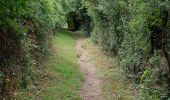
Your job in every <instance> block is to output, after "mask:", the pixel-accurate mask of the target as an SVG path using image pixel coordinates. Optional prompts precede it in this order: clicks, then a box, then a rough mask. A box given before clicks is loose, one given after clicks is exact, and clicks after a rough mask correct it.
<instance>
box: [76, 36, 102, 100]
mask: <svg viewBox="0 0 170 100" xmlns="http://www.w3.org/2000/svg"><path fill="white" fill-rule="evenodd" d="M84 40H85V39H83V38H79V39H77V44H76V50H77V57H78V63H79V65H80V67H81V71H82V72H83V73H84V74H85V82H84V85H83V87H82V90H81V92H80V94H81V97H82V99H83V100H100V99H101V92H102V89H101V87H102V86H101V82H102V80H101V79H100V78H98V77H97V74H96V71H97V68H96V66H95V62H94V61H93V60H91V59H92V57H91V54H90V50H88V48H83V45H84V43H85V42H84Z"/></svg>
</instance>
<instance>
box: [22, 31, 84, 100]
mask: <svg viewBox="0 0 170 100" xmlns="http://www.w3.org/2000/svg"><path fill="white" fill-rule="evenodd" d="M75 44H76V41H75V39H74V37H72V35H71V34H70V32H68V31H62V32H59V33H57V36H55V37H54V39H53V48H52V52H53V53H52V55H51V56H50V57H49V60H48V61H45V65H44V67H45V70H44V73H45V74H46V77H45V78H44V79H43V81H41V82H40V83H39V84H38V86H36V87H35V88H34V89H27V91H26V92H25V93H23V94H22V96H19V99H22V100H81V98H80V96H79V91H80V88H81V83H82V81H84V79H83V75H82V74H81V72H80V69H79V65H78V63H77V57H76V51H75Z"/></svg>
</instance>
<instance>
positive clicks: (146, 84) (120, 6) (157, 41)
mask: <svg viewBox="0 0 170 100" xmlns="http://www.w3.org/2000/svg"><path fill="white" fill-rule="evenodd" d="M85 5H86V6H87V7H88V11H89V14H90V15H91V17H92V19H93V23H94V27H95V28H94V30H93V32H92V40H93V41H94V42H96V43H99V44H101V45H102V46H103V50H105V51H108V52H110V54H111V56H112V55H117V56H118V58H119V61H120V67H122V68H123V69H124V73H125V74H126V76H127V77H128V78H130V79H132V80H134V81H135V83H137V84H140V85H139V86H140V90H141V92H142V93H143V94H144V97H145V98H146V99H151V100H153V99H162V98H167V95H168V92H167V91H168V89H167V87H168V82H167V81H168V70H169V69H168V64H167V62H168V60H169V54H167V52H166V50H167V49H168V45H169V42H168V40H169V37H168V35H167V34H168V32H170V31H169V29H170V27H169V26H167V23H166V20H167V19H168V18H166V17H167V16H166V14H167V13H170V12H169V6H168V5H169V1H168V0H164V1H160V0H150V1H145V0H95V1H90V0H86V2H85ZM167 22H168V23H169V22H170V21H169V20H167Z"/></svg>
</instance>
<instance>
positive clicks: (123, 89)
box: [83, 39, 142, 100]
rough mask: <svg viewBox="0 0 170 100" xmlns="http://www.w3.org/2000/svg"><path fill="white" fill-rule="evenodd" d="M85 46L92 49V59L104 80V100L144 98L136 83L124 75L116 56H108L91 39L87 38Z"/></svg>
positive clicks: (139, 99) (135, 99)
mask: <svg viewBox="0 0 170 100" xmlns="http://www.w3.org/2000/svg"><path fill="white" fill-rule="evenodd" d="M83 48H88V50H90V53H91V56H92V60H94V62H95V65H96V67H97V68H98V77H99V78H101V79H102V80H103V86H102V90H103V93H102V97H103V98H104V99H103V100H142V99H141V98H140V94H139V91H138V90H137V89H135V88H134V87H135V86H134V84H132V83H130V82H128V81H127V80H125V78H124V77H123V76H122V74H121V73H122V72H121V71H122V69H121V67H119V66H118V59H117V58H116V57H109V56H107V55H108V54H107V53H105V52H104V51H102V50H101V47H100V46H98V45H94V44H93V43H92V42H91V40H90V39H87V40H86V43H85V45H84V46H83Z"/></svg>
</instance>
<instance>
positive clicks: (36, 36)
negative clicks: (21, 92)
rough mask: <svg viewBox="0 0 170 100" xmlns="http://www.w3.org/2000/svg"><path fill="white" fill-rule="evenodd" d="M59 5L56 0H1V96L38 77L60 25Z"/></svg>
mask: <svg viewBox="0 0 170 100" xmlns="http://www.w3.org/2000/svg"><path fill="white" fill-rule="evenodd" d="M56 5H57V2H56V1H55V0H36V1H35V0H29V1H27V0H12V1H9V0H1V1H0V7H1V9H0V30H1V31H0V39H1V43H0V46H1V49H0V94H1V96H5V97H6V95H12V94H8V93H12V92H13V91H14V90H16V89H18V88H19V87H24V88H26V86H27V85H28V84H32V82H31V81H32V80H33V78H36V77H35V76H34V75H35V74H36V73H35V72H34V71H33V69H34V68H36V67H35V66H38V65H39V62H40V59H41V58H43V57H45V55H46V54H48V51H49V46H50V37H51V35H52V34H53V31H54V30H55V29H56V28H58V27H59V22H58V20H59V19H58V17H57V16H59V15H57V14H58V13H57V7H56ZM34 80H35V79H34ZM33 84H34V83H33Z"/></svg>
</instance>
